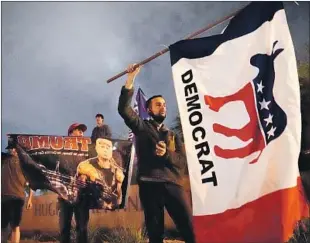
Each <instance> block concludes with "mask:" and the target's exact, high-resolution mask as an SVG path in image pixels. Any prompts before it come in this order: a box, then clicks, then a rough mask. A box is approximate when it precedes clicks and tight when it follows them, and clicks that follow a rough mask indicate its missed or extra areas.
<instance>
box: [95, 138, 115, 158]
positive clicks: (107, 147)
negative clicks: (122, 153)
mask: <svg viewBox="0 0 310 243" xmlns="http://www.w3.org/2000/svg"><path fill="white" fill-rule="evenodd" d="M96 152H97V154H98V156H99V157H100V158H102V159H107V160H108V159H111V158H112V153H113V148H112V141H110V140H108V139H104V138H98V139H97V140H96Z"/></svg>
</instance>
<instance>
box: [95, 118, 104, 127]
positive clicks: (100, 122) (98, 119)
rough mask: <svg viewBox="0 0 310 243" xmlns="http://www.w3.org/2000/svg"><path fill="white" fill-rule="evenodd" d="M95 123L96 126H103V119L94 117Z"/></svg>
mask: <svg viewBox="0 0 310 243" xmlns="http://www.w3.org/2000/svg"><path fill="white" fill-rule="evenodd" d="M96 123H97V125H98V126H101V125H102V124H103V119H102V118H101V117H100V116H97V117H96Z"/></svg>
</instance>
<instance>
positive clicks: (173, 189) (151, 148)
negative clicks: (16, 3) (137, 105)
mask: <svg viewBox="0 0 310 243" xmlns="http://www.w3.org/2000/svg"><path fill="white" fill-rule="evenodd" d="M139 71H140V67H137V66H129V68H128V73H129V74H128V78H127V81H126V84H125V86H123V87H122V90H121V95H120V98H119V105H118V111H119V114H120V115H121V116H122V118H123V119H124V121H125V123H126V125H127V126H128V127H129V128H130V129H131V130H132V131H133V133H134V135H135V139H136V150H137V157H138V184H139V195H140V200H141V203H142V206H143V208H144V215H145V223H146V228H147V231H148V235H149V239H150V243H162V242H163V236H164V208H166V209H167V211H168V213H169V215H170V216H171V218H172V219H173V221H174V222H175V224H176V226H177V228H178V229H179V230H180V233H181V235H182V236H183V238H184V240H185V241H186V242H187V243H193V242H195V239H194V234H193V230H192V223H191V222H192V220H191V212H190V207H189V205H187V203H186V199H185V197H186V196H185V192H184V190H183V188H182V187H181V185H180V180H181V174H180V171H181V170H182V169H183V168H184V166H185V157H184V151H182V144H181V140H180V139H179V138H178V136H177V135H176V134H175V133H173V132H172V131H170V130H169V129H168V128H167V127H166V126H165V125H164V124H163V121H164V120H165V117H166V102H165V100H164V98H163V97H162V96H160V95H156V96H153V97H151V98H150V99H148V100H147V102H146V107H147V112H148V114H149V115H150V117H151V119H150V120H143V119H142V118H140V117H139V116H138V115H137V113H136V112H135V111H134V110H133V109H132V108H131V106H130V103H131V99H132V96H133V93H134V90H133V83H134V79H135V77H136V75H137V74H138V73H139Z"/></svg>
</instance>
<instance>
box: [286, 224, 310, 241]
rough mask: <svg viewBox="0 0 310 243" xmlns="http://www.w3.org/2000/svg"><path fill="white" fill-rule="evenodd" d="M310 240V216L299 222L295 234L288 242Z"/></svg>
mask: <svg viewBox="0 0 310 243" xmlns="http://www.w3.org/2000/svg"><path fill="white" fill-rule="evenodd" d="M309 242H310V218H305V219H302V220H300V221H298V222H297V224H296V227H295V229H294V232H293V236H292V237H291V238H290V239H289V241H288V242H287V243H309Z"/></svg>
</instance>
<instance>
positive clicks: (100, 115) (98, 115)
mask: <svg viewBox="0 0 310 243" xmlns="http://www.w3.org/2000/svg"><path fill="white" fill-rule="evenodd" d="M97 117H101V118H102V119H104V116H103V115H102V114H100V113H98V114H97V115H96V118H97Z"/></svg>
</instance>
